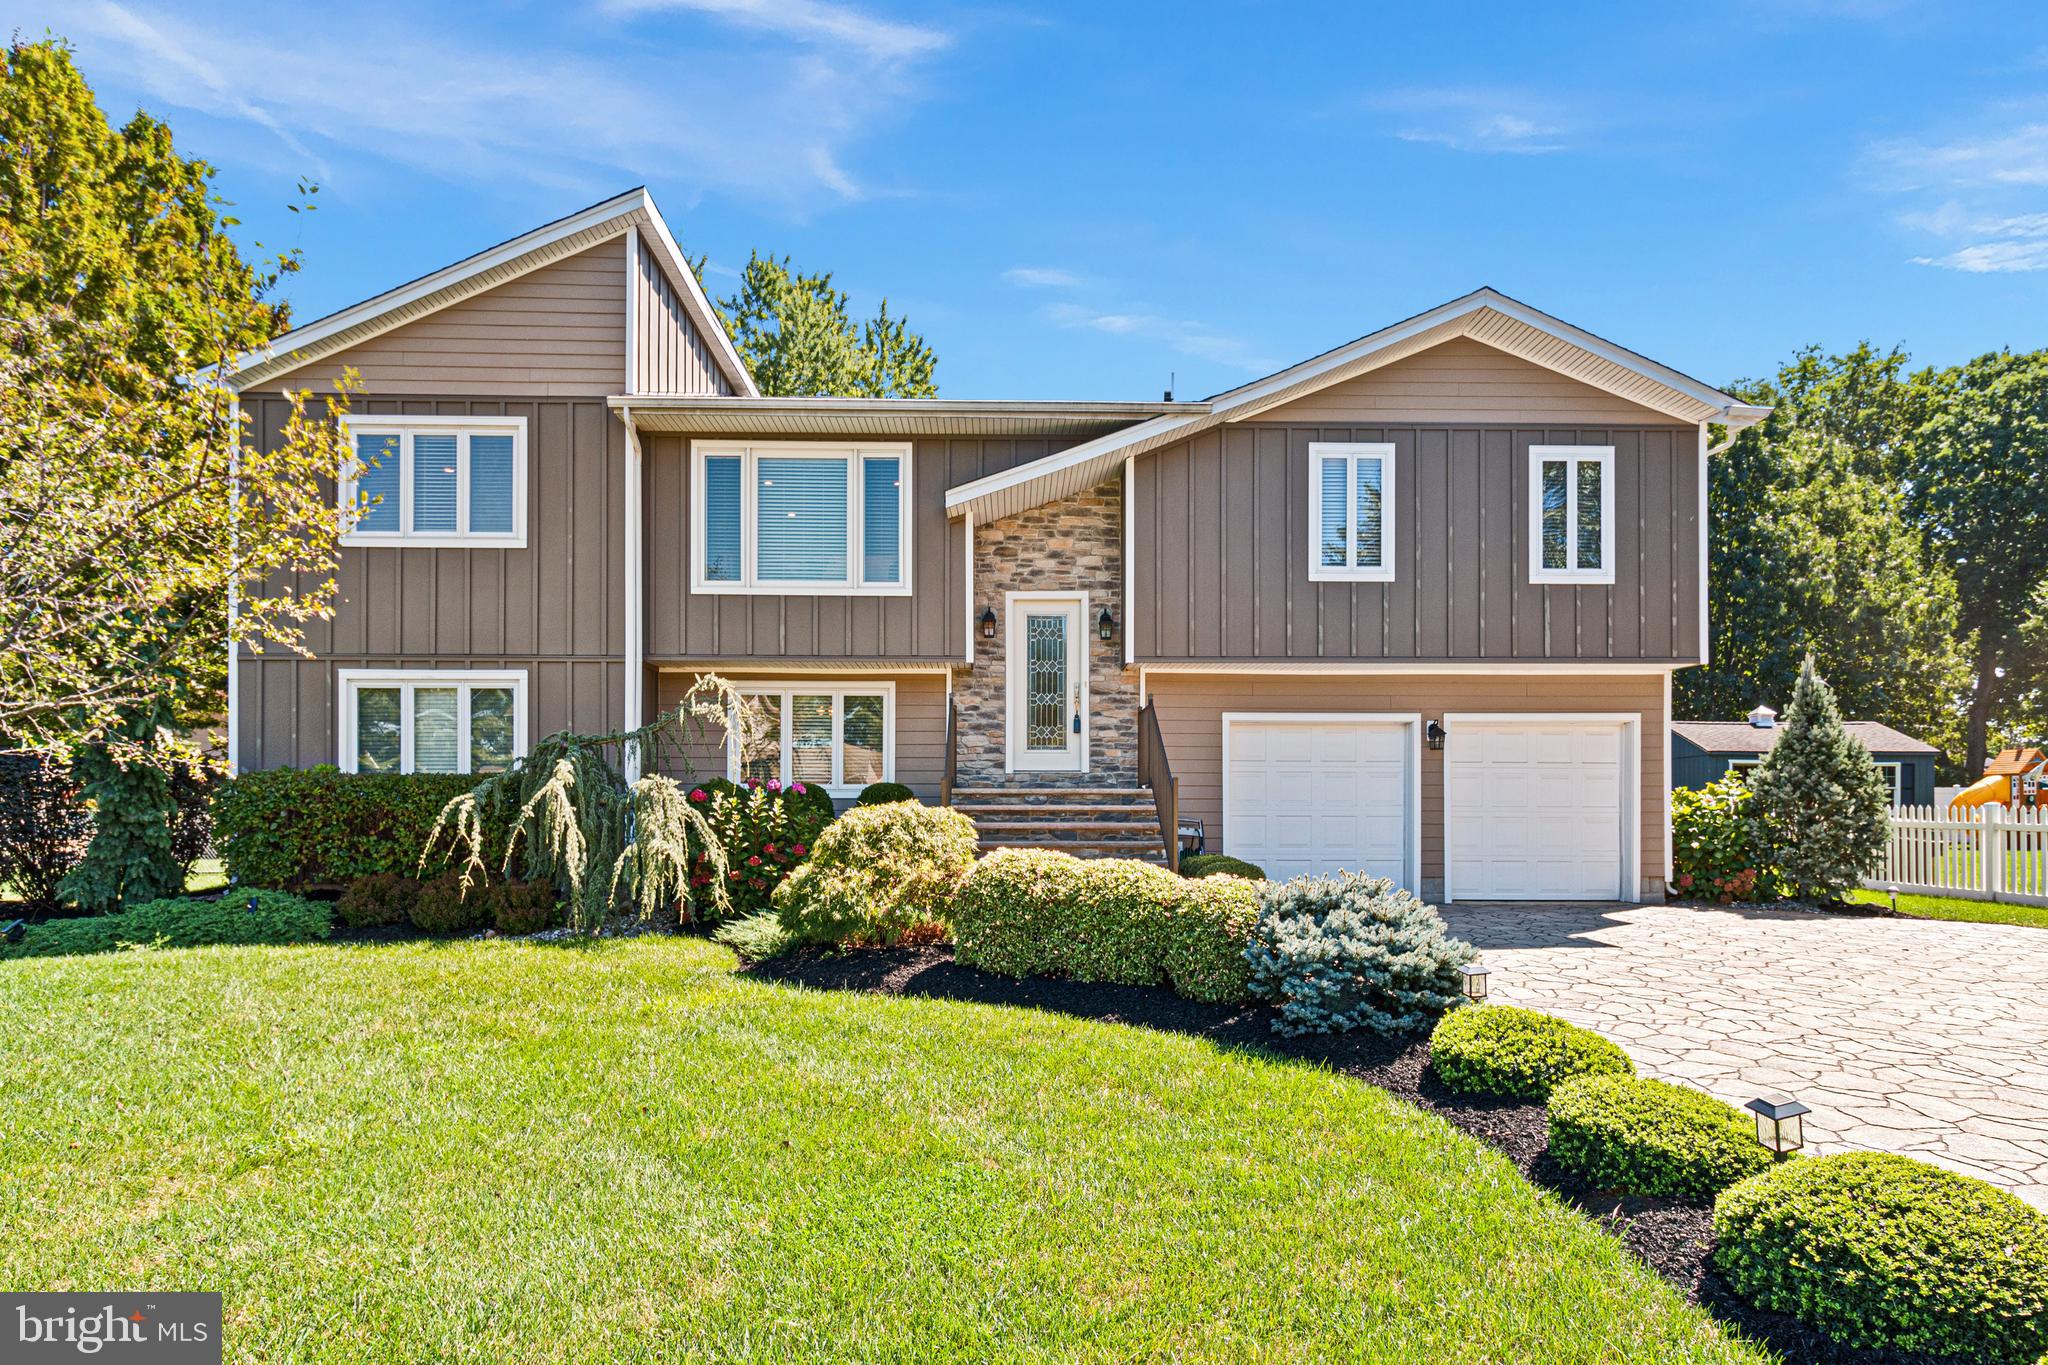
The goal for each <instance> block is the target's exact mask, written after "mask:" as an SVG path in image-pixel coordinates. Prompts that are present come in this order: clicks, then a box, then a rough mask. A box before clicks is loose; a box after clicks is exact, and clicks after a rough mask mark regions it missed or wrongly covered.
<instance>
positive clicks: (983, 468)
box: [641, 433, 1073, 662]
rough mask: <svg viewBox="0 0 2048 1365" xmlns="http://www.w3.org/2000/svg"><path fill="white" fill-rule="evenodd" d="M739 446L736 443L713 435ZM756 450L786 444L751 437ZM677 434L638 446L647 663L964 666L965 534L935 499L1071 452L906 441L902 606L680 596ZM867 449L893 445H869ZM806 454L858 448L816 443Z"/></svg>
mask: <svg viewBox="0 0 2048 1365" xmlns="http://www.w3.org/2000/svg"><path fill="white" fill-rule="evenodd" d="M710 439H715V440H716V441H717V442H718V443H719V444H720V445H734V446H744V445H746V444H747V443H748V440H749V438H747V437H744V436H723V435H720V436H717V437H714V438H710ZM758 439H760V440H762V441H764V442H765V441H778V440H787V439H789V438H787V437H761V438H758ZM690 440H691V438H690V437H689V436H687V435H671V434H665V433H664V434H649V435H645V436H643V437H642V438H641V443H642V450H643V452H644V458H645V461H646V507H645V513H646V523H647V524H646V544H647V652H648V656H649V657H650V658H652V659H655V660H665V659H667V660H693V661H694V660H700V659H704V660H708V659H733V658H738V659H748V658H785V657H786V658H803V659H929V660H932V661H934V662H938V661H941V660H953V659H960V658H964V657H965V655H966V650H967V641H966V633H965V619H966V607H965V601H966V597H965V594H966V579H967V568H966V559H965V555H966V526H965V523H964V522H963V521H960V520H950V521H949V520H948V519H947V516H946V490H947V489H948V488H951V487H954V486H955V485H958V484H962V483H966V482H968V481H970V480H973V479H978V478H981V477H983V476H984V475H988V474H995V473H1000V472H1001V471H1003V470H1005V469H1009V468H1011V467H1012V466H1014V465H1018V464H1022V463H1024V462H1025V461H1028V460H1036V459H1041V458H1043V457H1044V456H1046V455H1050V454H1053V453H1054V452H1056V451H1059V450H1062V449H1064V448H1066V446H1068V445H1071V444H1073V442H1072V441H1068V440H1060V441H1048V440H1010V439H1003V440H996V439H984V438H978V437H977V438H968V437H962V438H947V437H921V438H917V439H916V440H914V441H912V442H911V448H912V455H911V460H912V463H911V497H912V500H913V507H912V521H913V525H912V530H911V537H912V543H911V585H912V588H913V592H912V595H911V596H909V597H849V596H807V595H803V594H785V595H767V594H761V595H755V594H728V593H693V592H691V591H690V554H691V540H690V534H691V531H690V524H689V510H690V463H689V451H690ZM873 443H874V444H899V443H900V438H888V437H881V438H876V440H875V441H874V442H873ZM818 444H822V445H846V446H852V445H856V444H860V442H858V441H854V440H846V439H840V438H821V439H820V440H819V442H818Z"/></svg>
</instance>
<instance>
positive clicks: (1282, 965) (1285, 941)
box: [1245, 872, 1478, 1036]
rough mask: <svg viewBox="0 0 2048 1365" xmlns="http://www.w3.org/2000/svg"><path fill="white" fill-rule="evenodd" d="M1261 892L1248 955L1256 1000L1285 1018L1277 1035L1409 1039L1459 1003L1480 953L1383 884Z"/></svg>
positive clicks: (1341, 876) (1428, 910)
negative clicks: (1355, 1032) (1362, 1034)
mask: <svg viewBox="0 0 2048 1365" xmlns="http://www.w3.org/2000/svg"><path fill="white" fill-rule="evenodd" d="M1259 885H1260V888H1261V900H1262V905H1261V910H1260V914H1259V923H1258V928H1257V929H1256V930H1255V931H1254V932H1253V934H1252V938H1251V943H1250V945H1249V946H1248V947H1247V948H1246V949H1245V955H1246V958H1247V959H1248V960H1249V962H1250V965H1251V974H1250V983H1251V990H1252V993H1253V994H1254V995H1256V996H1258V997H1259V999H1261V1000H1264V1001H1266V1002H1267V1003H1269V1004H1272V1005H1275V1006H1277V1007H1278V1008H1279V1011H1280V1013H1279V1016H1278V1017H1277V1018H1275V1019H1274V1020H1273V1028H1274V1030H1275V1031H1276V1032H1279V1033H1283V1034H1287V1035H1289V1036H1296V1035H1300V1034H1304V1033H1343V1032H1348V1031H1349V1030H1351V1029H1360V1028H1362V1029H1370V1030H1372V1031H1373V1032H1375V1033H1381V1034H1393V1033H1404V1032H1407V1031H1408V1030H1410V1029H1420V1028H1424V1027H1426V1026H1428V1025H1429V1024H1430V1023H1431V1021H1433V1020H1435V1019H1436V1018H1437V1017H1438V1016H1439V1015H1441V1014H1442V1013H1443V1012H1444V1011H1445V1010H1448V1009H1453V1008H1455V1007H1456V1006H1457V1003H1458V1001H1459V1000H1460V999H1462V998H1463V997H1462V994H1461V988H1462V984H1463V983H1462V978H1461V977H1460V975H1459V972H1458V968H1459V967H1461V966H1463V965H1464V964H1465V963H1467V962H1470V961H1471V960H1472V959H1473V958H1474V957H1477V956H1478V953H1477V951H1476V950H1475V949H1474V948H1473V947H1472V945H1471V944H1469V943H1465V942H1462V941H1460V940H1458V939H1455V938H1452V937H1451V936H1450V934H1449V933H1448V932H1447V931H1446V930H1445V928H1444V921H1443V916H1441V915H1439V914H1437V912H1436V908H1435V907H1434V906H1431V905H1428V904H1426V903H1424V902H1423V901H1421V900H1418V899H1417V898H1416V897H1414V896H1413V895H1410V894H1409V893H1408V892H1406V891H1403V890H1402V889H1401V888H1400V887H1398V886H1395V885H1394V883H1393V882H1391V881H1389V880H1388V879H1387V878H1385V877H1368V876H1364V875H1362V874H1360V873H1356V872H1340V873H1338V874H1337V875H1336V876H1334V877H1296V878H1295V879H1294V880H1292V881H1287V882H1262V883H1260V884H1259Z"/></svg>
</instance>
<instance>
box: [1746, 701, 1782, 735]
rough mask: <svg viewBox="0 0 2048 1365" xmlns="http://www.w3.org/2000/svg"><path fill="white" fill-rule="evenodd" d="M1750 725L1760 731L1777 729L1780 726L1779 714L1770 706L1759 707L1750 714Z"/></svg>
mask: <svg viewBox="0 0 2048 1365" xmlns="http://www.w3.org/2000/svg"><path fill="white" fill-rule="evenodd" d="M1749 723H1750V724H1751V725H1754V726H1755V727H1756V728H1757V729H1759V730H1771V729H1775V728H1776V727H1777V724H1778V713H1777V712H1776V711H1773V710H1772V709H1771V708H1770V707H1768V706H1759V707H1757V708H1756V710H1754V711H1752V712H1750V713H1749Z"/></svg>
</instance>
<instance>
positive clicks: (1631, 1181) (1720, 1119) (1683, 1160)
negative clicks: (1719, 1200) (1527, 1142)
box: [1550, 1075, 1771, 1200]
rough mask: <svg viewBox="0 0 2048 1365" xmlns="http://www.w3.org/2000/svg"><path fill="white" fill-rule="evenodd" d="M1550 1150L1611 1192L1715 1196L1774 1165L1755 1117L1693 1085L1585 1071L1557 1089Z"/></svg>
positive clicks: (1553, 1095)
mask: <svg viewBox="0 0 2048 1365" xmlns="http://www.w3.org/2000/svg"><path fill="white" fill-rule="evenodd" d="M1550 1154H1551V1155H1552V1156H1554V1157H1556V1158H1557V1160H1558V1162H1559V1164H1561V1165H1562V1166H1563V1167H1564V1168H1565V1169H1566V1170H1568V1171H1570V1172H1572V1173H1573V1174H1574V1175H1576V1176H1578V1177H1579V1178H1580V1179H1581V1180H1585V1181H1587V1182H1588V1183H1590V1184H1592V1185H1593V1186H1594V1187H1596V1188H1598V1189H1603V1190H1620V1191H1621V1192H1623V1193H1624V1194H1646V1195H1668V1196H1670V1197H1672V1198H1674V1199H1700V1200H1705V1199H1712V1198H1713V1197H1714V1196H1715V1195H1717V1194H1719V1193H1720V1192H1721V1191H1722V1190H1724V1189H1726V1188H1728V1186H1730V1185H1733V1184H1734V1183H1735V1182H1736V1181H1738V1180H1741V1179H1743V1178H1745V1177H1747V1176H1752V1175H1755V1174H1756V1173H1757V1172H1758V1171H1761V1170H1763V1169H1765V1168H1766V1167H1768V1166H1769V1165H1770V1164H1771V1154H1770V1153H1769V1152H1767V1151H1765V1150H1764V1148H1763V1145H1762V1144H1761V1143H1759V1142H1758V1141H1757V1140H1756V1127H1755V1125H1754V1124H1753V1123H1752V1122H1751V1120H1750V1118H1749V1116H1748V1115H1746V1114H1744V1113H1743V1112H1742V1111H1741V1110H1739V1109H1737V1108H1735V1106H1733V1105H1731V1104H1724V1103H1722V1102H1721V1101H1720V1100H1717V1099H1715V1098H1714V1097H1713V1096H1712V1095H1708V1094H1703V1093H1702V1092H1700V1091H1698V1090H1694V1089H1692V1088H1691V1087H1690V1086H1683V1085H1670V1084H1667V1083H1666V1082H1664V1081H1653V1080H1650V1079H1648V1078H1647V1077H1640V1076H1622V1075H1613V1076H1577V1077H1574V1078H1573V1079H1571V1080H1568V1081H1561V1082H1559V1083H1558V1085H1557V1087H1556V1088H1555V1089H1553V1090H1552V1091H1551V1092H1550Z"/></svg>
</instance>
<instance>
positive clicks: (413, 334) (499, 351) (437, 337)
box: [265, 236, 626, 399]
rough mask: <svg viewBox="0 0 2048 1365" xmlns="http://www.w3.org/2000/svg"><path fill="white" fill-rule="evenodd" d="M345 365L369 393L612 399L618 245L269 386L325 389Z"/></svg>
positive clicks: (620, 339)
mask: <svg viewBox="0 0 2048 1365" xmlns="http://www.w3.org/2000/svg"><path fill="white" fill-rule="evenodd" d="M287 339H288V335H287ZM351 365H353V366H354V367H355V368H356V370H357V372H358V373H359V374H360V376H361V378H362V381H363V385H364V390H365V392H366V393H367V394H370V395H373V396H382V395H398V394H406V395H411V394H420V395H434V394H465V395H469V396H473V397H499V398H522V399H533V398H560V397H583V396H588V397H599V398H602V397H606V396H608V395H611V394H615V393H618V392H620V391H621V390H622V389H623V388H624V387H625V382H626V239H625V237H624V236H620V237H618V238H616V239H614V240H612V241H609V242H601V243H599V244H598V245H596V246H594V247H591V248H590V249H589V250H587V251H583V252H579V253H578V254H576V255H574V256H570V257H568V258H567V259H565V260H560V261H556V262H554V263H553V264H551V265H544V266H541V267H540V268H539V269H537V270H531V271H528V272H527V273H526V274H524V275H520V276H517V277H516V278H514V279H511V280H507V281H506V282H505V283H504V284H501V285H498V286H497V287H496V288H493V289H490V290H487V291H485V292H484V293H481V294H478V295H476V296H475V297H473V298H468V299H464V300H462V301H461V302H459V303H454V304H450V305H449V306H448V307H446V308H443V309H441V310H440V311H438V312H435V313H431V314H429V315H428V316H426V317H423V318H420V319H418V320H416V321H413V322H408V323H405V324H403V325H401V326H398V327H395V328H393V329H392V330H390V331H388V332H385V333H383V334H381V335H379V336H374V337H371V338H369V339H368V340H366V341H364V342H362V343H361V344H359V345H356V346H353V347H350V348H349V349H348V350H346V351H343V352H341V353H339V354H337V355H332V356H327V357H324V358H323V359H320V360H318V361H315V362H313V363H312V364H310V365H307V366H305V367H303V368H301V369H298V370H294V371H292V372H291V373H290V374H288V375H286V376H285V377H284V378H283V379H281V380H278V381H276V382H277V384H278V386H279V387H281V388H286V389H310V390H312V391H313V392H314V393H316V394H317V393H332V392H333V391H334V381H335V380H336V379H337V378H339V377H340V375H341V373H342V371H343V370H344V369H345V368H347V367H348V366H351ZM265 387H269V385H267V384H266V386H265Z"/></svg>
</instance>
